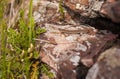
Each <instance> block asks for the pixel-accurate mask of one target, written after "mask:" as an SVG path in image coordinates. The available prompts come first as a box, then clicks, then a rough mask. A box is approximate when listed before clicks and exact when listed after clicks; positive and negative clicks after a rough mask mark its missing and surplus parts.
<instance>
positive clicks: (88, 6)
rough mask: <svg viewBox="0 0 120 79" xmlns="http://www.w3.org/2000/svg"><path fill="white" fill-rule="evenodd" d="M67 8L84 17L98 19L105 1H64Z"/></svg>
mask: <svg viewBox="0 0 120 79" xmlns="http://www.w3.org/2000/svg"><path fill="white" fill-rule="evenodd" d="M63 2H64V4H65V6H67V7H69V8H70V9H72V10H73V11H75V12H77V13H79V14H80V15H82V16H87V17H90V18H93V17H96V16H97V15H98V12H99V11H100V9H101V7H102V4H103V3H104V1H103V0H74V1H73V0H63Z"/></svg>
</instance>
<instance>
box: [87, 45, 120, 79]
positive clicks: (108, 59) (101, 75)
mask: <svg viewBox="0 0 120 79" xmlns="http://www.w3.org/2000/svg"><path fill="white" fill-rule="evenodd" d="M119 62H120V46H119V45H118V46H113V47H112V48H110V49H108V50H106V51H105V52H103V53H102V54H101V55H100V57H99V59H98V61H97V63H96V64H94V65H93V67H92V68H91V69H90V70H89V72H88V74H87V77H86V79H119V78H120V74H119V73H120V63H119Z"/></svg>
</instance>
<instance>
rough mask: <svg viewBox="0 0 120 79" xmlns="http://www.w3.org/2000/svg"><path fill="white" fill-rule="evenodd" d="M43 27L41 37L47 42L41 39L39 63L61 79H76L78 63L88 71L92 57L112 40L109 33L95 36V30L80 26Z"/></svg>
mask: <svg viewBox="0 0 120 79" xmlns="http://www.w3.org/2000/svg"><path fill="white" fill-rule="evenodd" d="M45 27H46V29H47V32H46V33H45V34H44V36H45V37H46V38H47V39H46V40H44V39H42V38H41V41H42V43H44V45H43V46H42V50H43V51H44V52H43V53H44V56H43V57H42V61H43V62H44V63H46V64H48V65H49V66H50V67H51V68H53V69H54V70H55V71H56V72H57V73H56V74H58V75H59V76H60V77H61V78H62V79H76V76H77V74H78V73H80V72H77V71H76V69H77V67H78V65H79V62H82V63H83V64H84V65H85V66H87V67H90V66H91V65H93V64H94V62H95V61H96V59H95V57H96V56H98V55H99V53H100V52H101V51H103V50H104V49H105V47H108V46H106V45H107V43H109V42H112V41H113V40H114V39H115V38H116V35H114V34H112V33H110V32H108V33H107V32H106V31H101V32H100V31H99V32H98V31H97V30H96V29H95V28H93V27H90V26H84V25H78V26H72V25H64V26H63V25H54V24H46V25H45ZM51 39H52V40H51ZM53 39H54V40H53ZM68 75H69V77H68ZM61 78H59V79H61Z"/></svg>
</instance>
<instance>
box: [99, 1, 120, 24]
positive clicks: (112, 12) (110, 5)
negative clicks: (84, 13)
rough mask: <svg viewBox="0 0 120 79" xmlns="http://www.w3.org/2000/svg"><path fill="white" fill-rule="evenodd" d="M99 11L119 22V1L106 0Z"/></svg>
mask: <svg viewBox="0 0 120 79" xmlns="http://www.w3.org/2000/svg"><path fill="white" fill-rule="evenodd" d="M101 13H103V14H105V15H106V16H107V17H108V18H110V19H112V21H114V22H118V23H120V1H119V0H118V1H115V0H108V1H107V2H106V3H105V4H104V5H103V7H102V9H101Z"/></svg>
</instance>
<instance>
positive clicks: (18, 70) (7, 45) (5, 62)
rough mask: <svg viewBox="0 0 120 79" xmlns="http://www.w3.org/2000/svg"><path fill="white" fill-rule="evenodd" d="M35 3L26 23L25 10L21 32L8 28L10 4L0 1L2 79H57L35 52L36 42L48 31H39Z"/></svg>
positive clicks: (0, 70) (21, 15) (22, 14)
mask: <svg viewBox="0 0 120 79" xmlns="http://www.w3.org/2000/svg"><path fill="white" fill-rule="evenodd" d="M32 1H33V0H30V5H29V14H28V19H27V21H26V20H25V19H24V12H25V11H24V10H23V9H21V10H20V12H19V13H20V16H19V18H20V19H19V21H18V23H17V25H16V26H15V27H17V28H14V27H11V28H8V26H7V22H8V20H7V19H4V16H5V9H4V8H5V7H6V5H7V1H5V0H0V20H1V21H0V37H1V38H0V63H1V64H0V79H38V78H39V76H40V74H41V73H45V74H46V75H48V76H49V77H50V78H53V74H52V73H51V72H50V71H49V70H50V69H49V67H48V66H47V65H45V64H44V63H41V60H40V54H39V51H37V50H36V49H35V48H36V45H35V42H36V41H35V40H34V39H35V38H37V35H40V34H41V33H43V32H45V29H41V28H39V29H38V30H35V22H34V18H33V16H32Z"/></svg>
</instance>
